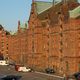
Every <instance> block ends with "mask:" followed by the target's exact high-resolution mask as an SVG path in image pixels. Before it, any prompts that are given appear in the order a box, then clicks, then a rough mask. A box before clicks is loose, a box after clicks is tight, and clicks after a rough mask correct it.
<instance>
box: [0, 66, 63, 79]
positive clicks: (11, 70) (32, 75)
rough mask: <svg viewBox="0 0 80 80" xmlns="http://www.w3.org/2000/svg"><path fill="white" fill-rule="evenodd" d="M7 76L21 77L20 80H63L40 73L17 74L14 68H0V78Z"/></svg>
mask: <svg viewBox="0 0 80 80" xmlns="http://www.w3.org/2000/svg"><path fill="white" fill-rule="evenodd" d="M6 75H17V76H21V79H20V80H63V79H62V78H61V77H56V76H54V75H50V74H45V73H40V72H17V71H15V69H14V67H13V66H0V77H1V78H2V77H3V76H6Z"/></svg>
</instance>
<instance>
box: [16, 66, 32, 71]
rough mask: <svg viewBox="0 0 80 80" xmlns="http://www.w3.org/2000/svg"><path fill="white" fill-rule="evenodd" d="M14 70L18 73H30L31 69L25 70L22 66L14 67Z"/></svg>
mask: <svg viewBox="0 0 80 80" xmlns="http://www.w3.org/2000/svg"><path fill="white" fill-rule="evenodd" d="M15 70H16V71H19V72H31V71H32V69H31V68H27V67H25V66H23V65H15Z"/></svg>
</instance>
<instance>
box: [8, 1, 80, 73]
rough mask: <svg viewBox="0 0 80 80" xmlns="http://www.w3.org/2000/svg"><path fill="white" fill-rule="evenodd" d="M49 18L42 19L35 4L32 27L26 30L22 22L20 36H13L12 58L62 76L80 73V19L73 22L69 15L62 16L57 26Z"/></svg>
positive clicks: (10, 53) (9, 44)
mask: <svg viewBox="0 0 80 80" xmlns="http://www.w3.org/2000/svg"><path fill="white" fill-rule="evenodd" d="M63 6H64V5H63ZM66 10H68V9H67V8H66ZM65 12H67V11H64V13H65ZM55 13H56V12H55ZM49 15H50V14H49ZM49 15H47V18H46V19H45V20H40V19H39V17H38V15H37V13H36V10H35V3H34V2H33V4H32V8H31V13H30V18H29V22H28V25H29V26H28V28H25V30H24V31H23V30H22V29H21V28H20V22H18V31H17V33H16V34H15V35H9V38H8V42H9V43H8V49H9V50H8V55H9V58H11V59H12V60H14V61H15V62H16V63H19V64H24V65H27V66H29V67H32V68H34V69H35V70H39V71H40V70H45V68H48V67H50V68H54V69H55V71H56V72H59V73H62V74H63V73H66V74H72V73H74V72H77V71H80V51H79V48H80V41H79V39H80V19H70V18H68V17H69V15H68V14H66V17H67V18H65V17H64V15H63V14H59V15H57V17H56V18H57V23H55V25H53V24H52V22H51V18H49ZM51 16H53V13H52V14H51V15H50V17H51ZM54 16H55V15H54ZM60 17H61V18H62V19H61V18H60ZM64 18H65V19H67V21H66V22H65V21H64Z"/></svg>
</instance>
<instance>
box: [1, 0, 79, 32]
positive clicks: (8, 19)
mask: <svg viewBox="0 0 80 80" xmlns="http://www.w3.org/2000/svg"><path fill="white" fill-rule="evenodd" d="M39 1H52V0H39ZM79 1H80V0H79ZM31 3H32V0H0V24H2V25H3V26H4V28H5V29H6V30H8V31H15V30H17V22H18V20H20V21H21V23H22V24H24V23H25V22H27V21H28V18H29V14H30V8H31Z"/></svg>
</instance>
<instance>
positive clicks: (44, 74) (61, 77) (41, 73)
mask: <svg viewBox="0 0 80 80" xmlns="http://www.w3.org/2000/svg"><path fill="white" fill-rule="evenodd" d="M35 73H39V74H43V75H46V76H52V77H57V78H64V77H61V76H56V75H51V74H47V73H42V72H37V71H36V72H35Z"/></svg>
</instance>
